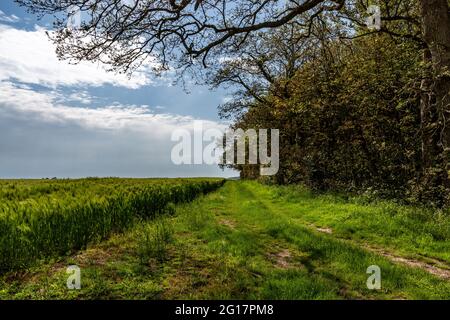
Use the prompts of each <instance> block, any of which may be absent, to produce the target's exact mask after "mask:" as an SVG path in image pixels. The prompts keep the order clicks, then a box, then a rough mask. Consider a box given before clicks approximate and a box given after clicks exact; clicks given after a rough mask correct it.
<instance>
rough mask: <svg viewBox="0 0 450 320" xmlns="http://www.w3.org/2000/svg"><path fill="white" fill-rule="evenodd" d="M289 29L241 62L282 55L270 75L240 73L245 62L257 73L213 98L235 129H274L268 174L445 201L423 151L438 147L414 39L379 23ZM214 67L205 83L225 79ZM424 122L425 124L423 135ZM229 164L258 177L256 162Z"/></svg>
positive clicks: (318, 185)
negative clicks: (275, 149)
mask: <svg viewBox="0 0 450 320" xmlns="http://www.w3.org/2000/svg"><path fill="white" fill-rule="evenodd" d="M291 28H292V29H288V30H290V31H291V34H290V35H289V36H287V32H286V30H284V31H282V32H279V31H278V32H277V33H274V34H273V35H272V37H271V38H268V39H266V41H265V42H264V45H265V46H267V47H269V48H270V54H267V53H264V54H261V51H259V52H257V51H256V50H254V51H253V55H251V58H249V61H248V62H247V64H248V65H251V64H253V66H258V65H271V64H272V65H273V63H274V61H275V63H278V60H280V59H281V60H283V61H284V62H285V63H284V65H283V67H282V68H281V69H280V68H279V69H277V70H275V72H277V73H276V77H273V75H272V76H271V77H273V78H275V80H273V81H267V80H271V79H268V78H267V77H265V75H264V70H267V69H262V68H260V69H259V70H258V68H253V69H252V68H248V69H247V70H244V71H242V70H241V71H240V72H241V78H243V77H242V74H243V73H245V72H246V71H247V73H249V74H252V75H253V76H254V75H255V74H258V73H259V74H260V78H255V77H253V78H252V79H251V80H252V81H253V82H252V83H250V85H247V86H246V87H245V88H244V89H240V90H238V91H237V92H236V94H235V97H234V98H235V99H234V100H231V101H229V102H228V103H227V104H224V105H222V106H221V107H220V111H221V115H222V116H223V117H225V118H234V119H235V123H234V124H233V127H234V128H243V129H250V128H277V129H280V170H279V172H278V174H277V175H276V176H274V177H271V178H269V179H270V180H271V181H274V182H276V183H279V184H289V183H304V184H306V185H308V186H310V187H311V188H313V189H316V190H338V191H352V192H354V191H357V192H371V193H376V194H377V195H379V196H383V197H394V198H398V199H402V200H406V201H408V202H421V203H427V204H432V205H436V206H443V205H445V204H446V203H448V200H449V194H448V189H447V186H446V183H445V181H442V180H440V181H438V179H441V178H439V177H441V176H443V174H442V173H441V172H440V170H442V166H441V165H438V164H437V163H438V160H436V162H435V163H434V167H433V166H432V165H430V164H429V163H426V160H424V159H426V158H431V159H433V156H434V157H435V159H442V158H441V156H440V155H436V154H433V153H431V151H429V150H430V149H431V148H430V146H429V145H432V146H434V149H436V148H439V146H438V144H439V141H441V138H440V137H439V135H442V132H441V129H440V126H441V125H442V122H439V120H438V119H437V118H434V120H433V121H434V122H430V123H429V124H428V125H429V128H425V126H426V125H427V124H426V123H424V120H423V119H424V114H421V112H424V111H423V110H422V109H421V99H423V95H424V94H428V92H425V91H424V89H423V80H424V78H425V75H426V72H427V68H429V65H427V64H426V63H424V60H423V55H424V46H423V43H422V42H421V41H417V39H413V38H412V37H411V38H408V37H393V36H392V35H389V34H386V33H382V32H374V33H371V34H367V30H364V29H362V28H360V29H356V30H355V31H354V32H355V34H356V36H354V37H353V38H352V39H343V38H339V37H338V36H334V37H332V36H329V35H330V34H332V33H333V32H334V34H339V33H340V32H341V30H339V29H336V30H332V31H330V27H325V26H324V25H320V24H319V25H316V26H314V30H313V31H314V32H313V35H311V36H310V37H309V38H308V39H299V38H297V39H296V38H295V36H292V34H293V33H295V27H292V26H291ZM325 28H327V29H326V30H324V29H325ZM398 28H399V30H401V28H402V26H398ZM292 30H294V31H292ZM403 31H405V32H406V31H407V30H403ZM341 34H342V32H341ZM280 44H281V45H280ZM449 44H450V39H449ZM259 45H260V46H261V43H260V44H259ZM247 48H249V46H248V47H247ZM287 49H290V51H289V50H287ZM294 49H297V51H296V50H294ZM280 71H281V72H280ZM218 74H219V77H217V76H216V78H214V79H212V82H214V81H215V82H216V83H220V82H223V83H225V82H230V78H226V76H228V77H229V75H230V69H228V70H227V69H226V68H223V69H222V70H220V71H219V73H218ZM224 75H226V76H224ZM224 79H225V80H224ZM248 83H249V82H247V84H248ZM238 84H239V83H238ZM240 85H241V87H242V85H243V83H241V84H240ZM264 85H265V86H264ZM449 94H450V93H449ZM426 130H428V132H431V133H430V137H428V138H427V137H426V136H425V135H426V134H427V132H426ZM430 130H431V131H430ZM433 130H434V131H433ZM427 139H428V140H427ZM424 141H425V145H424ZM437 153H438V152H437ZM439 161H440V160H439ZM233 167H234V168H236V169H238V170H240V172H241V176H242V177H243V178H258V177H259V166H258V165H236V166H233Z"/></svg>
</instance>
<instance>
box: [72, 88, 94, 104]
mask: <svg viewBox="0 0 450 320" xmlns="http://www.w3.org/2000/svg"><path fill="white" fill-rule="evenodd" d="M68 100H69V101H75V102H80V103H82V104H91V103H92V101H93V100H94V98H93V97H92V96H91V95H90V94H89V93H88V92H86V91H80V92H73V93H71V94H70V95H69V97H68Z"/></svg>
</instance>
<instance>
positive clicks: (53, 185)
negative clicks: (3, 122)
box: [0, 178, 223, 271]
mask: <svg viewBox="0 0 450 320" xmlns="http://www.w3.org/2000/svg"><path fill="white" fill-rule="evenodd" d="M222 183H223V181H222V180H220V179H114V178H110V179H96V178H92V179H81V180H3V181H1V182H0V201H1V206H0V270H1V271H8V270H15V269H21V268H24V267H26V266H29V265H32V264H34V263H35V262H36V261H38V260H41V259H45V258H48V257H54V256H58V255H63V254H67V253H70V252H71V251H73V250H77V249H82V248H84V247H85V246H86V245H87V244H88V243H91V242H96V241H100V240H102V239H105V238H106V237H107V236H108V235H110V234H111V233H113V232H119V231H123V230H125V229H127V228H128V227H129V226H130V225H131V224H132V223H133V222H135V221H136V220H137V219H146V218H152V217H154V216H156V215H158V214H160V213H162V212H164V211H167V210H171V209H172V210H173V208H172V206H173V205H174V204H176V203H180V202H187V201H191V200H193V199H194V198H195V197H196V196H198V195H200V194H202V193H207V192H209V191H212V190H214V189H216V188H218V187H219V186H220V185H221V184H222Z"/></svg>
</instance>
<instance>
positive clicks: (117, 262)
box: [0, 179, 450, 299]
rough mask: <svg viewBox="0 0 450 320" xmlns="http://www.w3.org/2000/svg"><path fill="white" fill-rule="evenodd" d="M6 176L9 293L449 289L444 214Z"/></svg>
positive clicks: (448, 230) (258, 188) (222, 295)
mask: <svg viewBox="0 0 450 320" xmlns="http://www.w3.org/2000/svg"><path fill="white" fill-rule="evenodd" d="M1 186H2V187H1V190H2V191H1V199H2V200H3V201H2V214H1V220H0V221H1V222H0V223H1V228H2V231H1V233H0V237H1V238H0V239H1V251H0V252H1V261H2V267H3V272H2V275H0V299H448V298H449V297H450V256H449V252H450V250H449V249H450V248H449V244H450V220H449V215H448V212H445V211H436V210H431V209H425V208H416V207H409V206H403V205H399V204H395V203H393V202H389V201H372V200H371V201H369V200H367V199H365V198H363V197H349V196H340V195H334V194H315V193H312V192H310V191H309V190H308V189H305V188H303V187H301V186H268V185H264V184H260V183H258V182H254V181H253V182H252V181H227V182H226V183H225V184H223V180H221V179H180V180H172V179H167V180H163V179H150V180H147V179H139V180H134V179H85V180H70V181H62V180H61V181H28V180H27V181H2V182H1ZM194 198H195V199H194ZM71 265H76V266H78V267H79V268H80V270H81V289H80V290H70V289H68V288H67V286H66V281H67V277H68V274H67V273H66V269H67V267H68V266H71ZM373 265H375V266H378V267H379V268H380V270H381V288H379V289H375V290H374V289H373V288H372V289H371V288H369V287H368V286H367V279H368V277H369V275H370V274H367V268H368V267H369V266H373Z"/></svg>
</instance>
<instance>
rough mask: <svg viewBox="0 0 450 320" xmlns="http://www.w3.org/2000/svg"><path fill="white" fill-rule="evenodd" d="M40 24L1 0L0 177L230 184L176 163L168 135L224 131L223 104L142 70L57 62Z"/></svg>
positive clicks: (221, 93) (214, 172) (219, 94)
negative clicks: (129, 72)
mask: <svg viewBox="0 0 450 320" xmlns="http://www.w3.org/2000/svg"><path fill="white" fill-rule="evenodd" d="M50 26H51V21H50V20H47V19H45V18H44V19H43V20H37V19H36V17H35V16H33V15H30V14H28V13H27V12H26V11H25V10H24V9H23V8H20V7H18V6H17V5H16V4H15V3H14V2H13V1H12V0H2V1H0V178H47V177H48V178H51V177H58V178H80V177H93V176H96V177H190V176H195V177H198V176H204V177H206V176H225V177H229V176H236V175H237V174H236V172H234V171H231V170H225V171H223V170H222V169H219V168H218V166H217V165H206V164H197V165H187V164H182V165H175V164H173V162H172V161H171V150H172V148H173V147H174V146H175V145H176V144H177V142H176V141H172V140H171V135H172V133H173V131H174V130H176V129H180V128H186V129H187V130H191V128H193V126H194V123H195V121H199V120H201V121H203V123H204V125H205V126H207V127H211V128H225V126H226V123H224V122H222V121H220V120H219V119H218V116H217V106H218V105H219V104H221V103H223V102H224V101H226V100H227V99H228V97H229V93H228V92H226V91H225V90H224V89H218V90H215V91H211V90H210V89H209V88H207V87H205V86H199V85H189V86H188V91H189V93H187V92H186V91H185V90H183V88H181V87H180V86H176V85H173V81H172V80H171V79H170V77H169V76H165V77H162V78H158V77H155V76H154V75H153V74H151V73H150V71H149V70H148V69H146V68H145V67H143V68H141V69H140V70H138V71H137V72H136V73H135V74H133V76H132V77H131V78H128V77H127V76H125V75H119V74H115V73H111V72H109V73H108V72H106V71H104V67H103V66H102V65H99V64H94V63H89V62H82V63H80V64H78V65H70V64H68V63H67V62H65V61H59V60H58V59H57V58H56V54H55V48H54V46H53V44H52V43H51V42H50V41H49V40H48V38H47V36H46V34H45V32H46V31H47V30H51V27H50Z"/></svg>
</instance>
